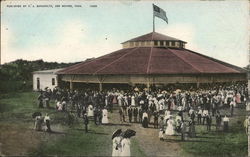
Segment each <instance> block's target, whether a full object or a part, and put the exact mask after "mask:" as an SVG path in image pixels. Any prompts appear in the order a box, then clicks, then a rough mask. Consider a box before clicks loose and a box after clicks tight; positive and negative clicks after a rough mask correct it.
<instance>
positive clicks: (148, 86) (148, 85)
mask: <svg viewBox="0 0 250 157" xmlns="http://www.w3.org/2000/svg"><path fill="white" fill-rule="evenodd" d="M147 89H148V91H150V83H149V81H148V82H147Z"/></svg>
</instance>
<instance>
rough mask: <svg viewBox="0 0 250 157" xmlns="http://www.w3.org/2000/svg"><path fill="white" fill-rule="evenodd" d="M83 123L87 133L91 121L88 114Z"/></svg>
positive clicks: (85, 115)
mask: <svg viewBox="0 0 250 157" xmlns="http://www.w3.org/2000/svg"><path fill="white" fill-rule="evenodd" d="M83 123H84V125H85V132H86V133H87V132H88V124H89V119H88V116H87V114H86V113H85V114H84V116H83Z"/></svg>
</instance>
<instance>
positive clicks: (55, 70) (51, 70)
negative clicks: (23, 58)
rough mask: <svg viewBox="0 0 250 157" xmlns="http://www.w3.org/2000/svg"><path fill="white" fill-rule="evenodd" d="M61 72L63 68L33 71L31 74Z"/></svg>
mask: <svg viewBox="0 0 250 157" xmlns="http://www.w3.org/2000/svg"><path fill="white" fill-rule="evenodd" d="M60 70H63V68H60V69H50V70H41V71H34V72H33V74H56V72H58V71H60Z"/></svg>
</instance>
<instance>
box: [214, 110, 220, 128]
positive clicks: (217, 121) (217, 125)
mask: <svg viewBox="0 0 250 157" xmlns="http://www.w3.org/2000/svg"><path fill="white" fill-rule="evenodd" d="M215 118H216V131H219V130H220V126H221V115H220V112H219V111H217V113H216V116H215Z"/></svg>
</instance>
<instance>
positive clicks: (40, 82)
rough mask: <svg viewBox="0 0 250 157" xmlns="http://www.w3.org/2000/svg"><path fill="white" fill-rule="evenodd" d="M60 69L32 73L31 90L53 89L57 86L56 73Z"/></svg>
mask: <svg viewBox="0 0 250 157" xmlns="http://www.w3.org/2000/svg"><path fill="white" fill-rule="evenodd" d="M59 70H62V69H51V70H42V71H35V72H33V90H34V91H37V90H44V89H45V88H46V87H48V88H50V89H53V88H55V87H56V86H57V85H58V80H57V75H56V72H57V71H59Z"/></svg>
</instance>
